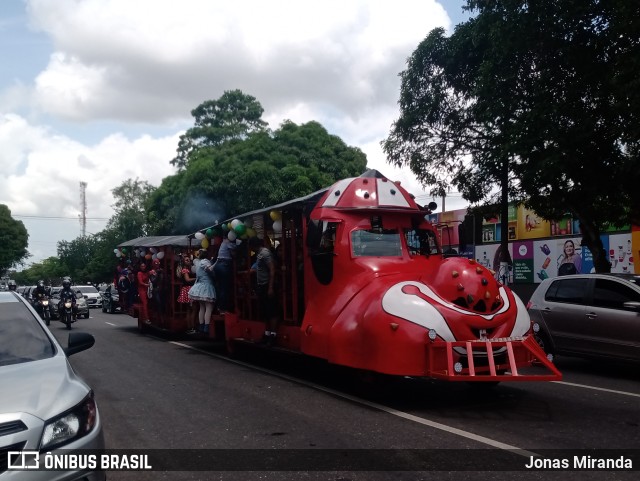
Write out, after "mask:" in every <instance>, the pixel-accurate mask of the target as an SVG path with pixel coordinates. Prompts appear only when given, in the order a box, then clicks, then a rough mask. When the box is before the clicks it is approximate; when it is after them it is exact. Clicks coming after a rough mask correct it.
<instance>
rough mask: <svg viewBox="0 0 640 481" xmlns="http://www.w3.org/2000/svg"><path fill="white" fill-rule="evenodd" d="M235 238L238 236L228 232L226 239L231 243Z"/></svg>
mask: <svg viewBox="0 0 640 481" xmlns="http://www.w3.org/2000/svg"><path fill="white" fill-rule="evenodd" d="M237 238H238V236H237V235H236V233H235V232H234V231H229V233H228V234H227V239H229V240H230V241H231V242H233V241H234V240H236V239H237Z"/></svg>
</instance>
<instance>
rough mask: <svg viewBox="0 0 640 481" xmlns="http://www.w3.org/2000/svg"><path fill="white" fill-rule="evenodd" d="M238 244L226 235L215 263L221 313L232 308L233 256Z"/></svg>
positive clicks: (214, 270)
mask: <svg viewBox="0 0 640 481" xmlns="http://www.w3.org/2000/svg"><path fill="white" fill-rule="evenodd" d="M237 247H238V246H237V244H236V243H235V242H232V241H230V240H229V238H227V237H225V238H224V239H223V240H222V244H220V248H219V249H218V259H217V260H216V262H215V264H214V265H213V272H214V273H215V275H216V294H217V295H218V310H219V311H220V313H221V314H224V313H225V312H227V311H230V310H232V309H231V308H232V306H231V305H230V297H231V281H232V279H233V271H232V268H233V257H234V256H235V251H236V248H237Z"/></svg>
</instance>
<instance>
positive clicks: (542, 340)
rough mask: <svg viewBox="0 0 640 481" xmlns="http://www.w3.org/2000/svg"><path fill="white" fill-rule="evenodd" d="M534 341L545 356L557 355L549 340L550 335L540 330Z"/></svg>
mask: <svg viewBox="0 0 640 481" xmlns="http://www.w3.org/2000/svg"><path fill="white" fill-rule="evenodd" d="M533 337H534V339H535V340H536V342H537V343H538V346H540V347H541V348H542V350H543V351H544V352H545V354H555V353H554V350H553V346H552V344H551V339H550V338H549V334H547V333H546V332H544V331H543V330H540V331H538V332H536V333H535V334H534V336H533Z"/></svg>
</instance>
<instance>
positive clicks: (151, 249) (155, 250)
mask: <svg viewBox="0 0 640 481" xmlns="http://www.w3.org/2000/svg"><path fill="white" fill-rule="evenodd" d="M149 250H150V251H151V253H152V254H155V253H156V252H158V249H156V248H155V247H151V248H150V249H149Z"/></svg>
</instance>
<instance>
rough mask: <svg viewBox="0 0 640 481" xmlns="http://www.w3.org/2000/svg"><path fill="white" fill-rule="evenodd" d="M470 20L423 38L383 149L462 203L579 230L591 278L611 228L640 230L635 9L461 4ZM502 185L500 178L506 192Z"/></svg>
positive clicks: (597, 1) (591, 4) (638, 26)
mask: <svg viewBox="0 0 640 481" xmlns="http://www.w3.org/2000/svg"><path fill="white" fill-rule="evenodd" d="M467 8H468V9H470V10H472V11H474V12H477V13H476V16H475V17H473V18H471V19H470V20H469V21H467V22H465V23H463V24H461V25H459V26H458V27H457V28H456V30H455V32H454V33H453V34H452V35H451V36H450V37H446V36H445V35H444V32H443V31H442V30H441V29H437V30H434V31H432V32H431V33H430V34H429V35H428V36H427V38H426V39H425V40H424V41H423V42H422V43H421V44H420V45H419V46H418V48H417V49H416V50H415V51H414V53H413V55H412V56H411V58H410V59H409V62H408V66H407V69H406V70H405V71H404V72H403V73H402V74H401V76H402V87H401V95H400V107H401V114H400V117H399V119H398V120H397V121H396V122H395V123H394V125H393V127H392V130H391V132H390V135H389V137H388V138H387V139H386V140H385V141H384V142H383V148H384V150H385V151H386V153H387V154H388V156H389V160H390V161H391V162H393V163H395V164H397V165H408V166H409V167H410V168H411V170H412V171H413V172H414V173H416V175H418V177H419V178H420V179H421V180H422V181H423V182H424V183H425V184H431V185H435V186H436V190H440V191H442V190H445V189H446V188H447V187H448V186H449V185H453V186H455V187H456V188H458V189H459V190H460V191H461V192H462V193H463V196H464V198H465V199H467V200H469V201H471V202H479V201H489V202H493V201H495V200H496V198H495V197H492V193H493V192H495V185H496V184H498V185H502V186H503V187H504V189H503V190H502V191H501V197H502V200H503V203H504V205H506V200H507V199H506V197H507V195H509V196H510V197H511V199H512V200H516V201H524V202H525V204H526V205H528V206H529V207H531V208H533V209H535V210H536V212H537V213H538V214H540V215H541V216H543V217H545V218H548V219H558V218H560V217H562V216H563V214H565V213H566V212H570V213H571V214H572V215H573V216H575V217H577V218H578V219H579V221H580V224H581V227H582V233H583V245H585V246H587V247H588V248H589V249H590V250H591V252H592V253H593V256H594V264H595V266H596V269H597V270H598V271H607V270H609V269H610V266H609V263H608V261H607V256H606V253H605V252H604V250H603V246H602V242H601V240H600V232H601V231H602V229H603V227H604V226H605V225H607V224H614V225H618V226H621V225H624V224H628V223H629V222H630V221H631V222H638V221H639V220H640V197H639V195H640V194H639V193H638V192H639V189H638V188H637V186H638V184H639V182H640V169H638V168H637V165H638V160H639V159H638V151H639V149H638V145H639V139H640V135H639V128H638V114H639V113H640V102H639V95H638V79H637V69H638V67H639V66H640V3H638V2H627V1H624V0H564V1H562V2H558V1H557V0H539V1H536V2H530V1H524V0H469V1H468V2H467ZM505 180H508V184H507V182H505Z"/></svg>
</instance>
